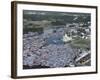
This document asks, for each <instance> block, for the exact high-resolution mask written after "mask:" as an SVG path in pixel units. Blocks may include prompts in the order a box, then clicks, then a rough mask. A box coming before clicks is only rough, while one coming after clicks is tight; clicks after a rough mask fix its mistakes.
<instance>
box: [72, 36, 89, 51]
mask: <svg viewBox="0 0 100 80" xmlns="http://www.w3.org/2000/svg"><path fill="white" fill-rule="evenodd" d="M71 45H72V47H75V48H84V49H86V48H89V47H90V39H81V38H78V39H75V40H73V41H72V42H71Z"/></svg>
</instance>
